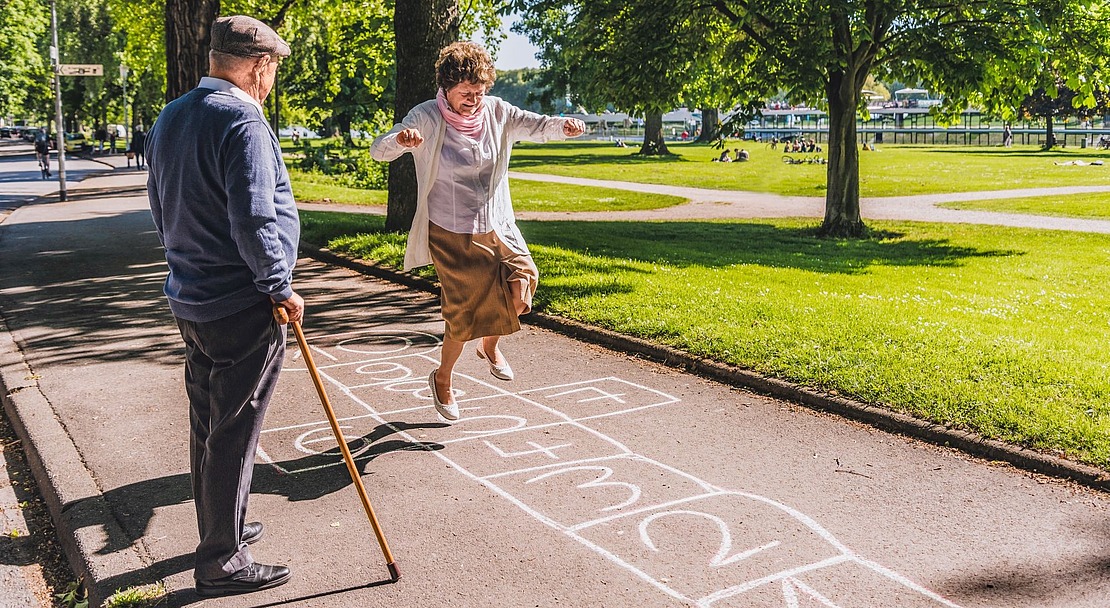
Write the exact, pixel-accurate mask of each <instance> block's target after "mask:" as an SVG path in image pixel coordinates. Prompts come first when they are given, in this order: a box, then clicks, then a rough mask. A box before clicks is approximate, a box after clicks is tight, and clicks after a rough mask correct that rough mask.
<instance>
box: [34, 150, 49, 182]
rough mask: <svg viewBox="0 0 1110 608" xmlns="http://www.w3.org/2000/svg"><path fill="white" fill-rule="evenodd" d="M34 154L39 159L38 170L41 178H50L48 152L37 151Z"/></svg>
mask: <svg viewBox="0 0 1110 608" xmlns="http://www.w3.org/2000/svg"><path fill="white" fill-rule="evenodd" d="M35 156H37V157H38V159H39V171H41V172H42V178H43V179H50V153H49V152H38V153H36V154H35Z"/></svg>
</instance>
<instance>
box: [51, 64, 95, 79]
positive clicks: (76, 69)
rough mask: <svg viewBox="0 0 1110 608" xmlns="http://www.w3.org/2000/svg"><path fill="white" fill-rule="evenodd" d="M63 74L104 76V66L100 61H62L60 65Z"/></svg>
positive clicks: (59, 69)
mask: <svg viewBox="0 0 1110 608" xmlns="http://www.w3.org/2000/svg"><path fill="white" fill-rule="evenodd" d="M58 74H59V75H61V76H103V75H104V66H103V65H101V64H99V63H62V64H59V65H58Z"/></svg>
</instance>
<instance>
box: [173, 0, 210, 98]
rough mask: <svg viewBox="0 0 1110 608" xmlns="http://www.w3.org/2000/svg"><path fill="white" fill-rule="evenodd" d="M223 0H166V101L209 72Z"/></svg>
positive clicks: (191, 88) (184, 90)
mask: <svg viewBox="0 0 1110 608" xmlns="http://www.w3.org/2000/svg"><path fill="white" fill-rule="evenodd" d="M219 11H220V0H166V101H167V102H170V101H173V100H175V99H177V98H178V97H181V96H182V95H184V94H185V93H188V92H189V91H191V90H193V88H194V87H196V86H197V83H198V82H200V79H201V77H202V76H205V75H207V74H208V45H209V41H210V37H211V30H212V22H214V21H215V20H216V14H217V13H219Z"/></svg>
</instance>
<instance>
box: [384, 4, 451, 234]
mask: <svg viewBox="0 0 1110 608" xmlns="http://www.w3.org/2000/svg"><path fill="white" fill-rule="evenodd" d="M393 32H394V36H395V38H396V53H397V96H396V106H395V108H394V111H393V121H394V122H401V120H403V119H404V118H405V116H406V115H408V113H409V110H411V109H412V108H413V107H414V106H416V105H417V104H419V103H421V102H423V101H427V100H429V99H432V98H433V97H435V95H436V73H435V63H436V59H438V58H439V52H440V50H442V49H443V47H445V46H447V45H448V44H450V43H452V42H454V41H456V40H458V38H459V6H458V1H457V0H405V1H403V2H402V1H398V2H397V3H396V5H395V8H394V9H393ZM431 135H432V134H431V133H425V134H424V137H425V138H428V137H431ZM415 215H416V165H415V164H413V161H412V155H411V154H403V155H401V158H398V159H397V160H395V161H393V162H392V163H390V164H389V201H388V204H387V206H386V215H385V228H386V230H390V231H394V232H407V231H408V230H409V229H410V228H412V219H413V216H415Z"/></svg>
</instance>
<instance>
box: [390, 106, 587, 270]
mask: <svg viewBox="0 0 1110 608" xmlns="http://www.w3.org/2000/svg"><path fill="white" fill-rule="evenodd" d="M482 112H483V118H484V120H485V128H486V129H491V132H492V134H493V136H494V137H493V140H494V142H495V143H494V145H495V146H496V149H495V151H494V155H495V158H496V161H495V164H494V169H493V179H491V180H490V192H489V200H490V201H492V203H493V204H492V207H491V210H490V223H491V225H492V226H493V230H494V232H496V233H497V236H498V237H500V239H501V241H502V242H503V243H505V245H506V246H507V247H509V249H512V250H513V251H515V252H517V253H520V254H523V255H528V253H529V252H528V245H527V244H525V242H524V237H523V236H522V235H521V234H520V230H519V229H518V228H517V227H516V218H515V217H514V216H513V202H512V199H511V198H510V197H509V155H510V154H511V153H512V149H513V144H514V143H516V142H518V141H532V142H538V143H543V142H546V141H550V140H553V139H566V136H565V135H564V134H563V124H564V123H565V122H566V121H567V119H565V118H557V117H553V116H543V115H541V114H536V113H535V112H529V111H527V110H521V109H520V108H518V107H516V106H514V105H512V104H510V103H508V102H506V101H504V100H502V99H501V98H499V97H488V96H487V97H485V98H484V99H483V101H482ZM404 129H417V130H419V131H420V135H422V136H423V137H424V143H422V144H420V145H419V146H417V147H416V148H405V147H403V146H401V145H400V144H398V143H397V134H398V133H400V132H401V131H402V130H404ZM446 129H447V121H445V120H443V116H442V115H440V113H439V107H438V106H437V105H436V100H434V99H431V100H429V101H425V102H424V103H422V104H420V105H418V106H416V107H414V108H413V109H412V110H410V111H409V113H408V116H405V119H404V120H402V121H401V122H400V123H399V124H396V125H393V128H392V129H390V130H389V132H388V133H386V134H384V135H381V136H379V137H378V138H377V139H375V140H374V144H373V145H371V146H370V155H371V156H373V157H374V160H379V161H392V160H395V159H397V158H398V157H400V156H401V155H402V154H404V153H405V152H411V153H412V157H413V160H414V161H415V163H416V183H417V195H416V217H414V218H413V220H412V228H411V229H410V230H409V240H408V246H407V247H406V248H405V268H404V269H405V270H411V269H413V268H417V267H419V266H426V265H428V264H431V263H432V254H431V252H430V251H429V250H428V192H429V191H430V190H431V189H432V184H433V183H434V182H435V179H436V173H437V172H438V171H439V156H440V150H441V148H442V147H443V134H444V132H445V131H446Z"/></svg>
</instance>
